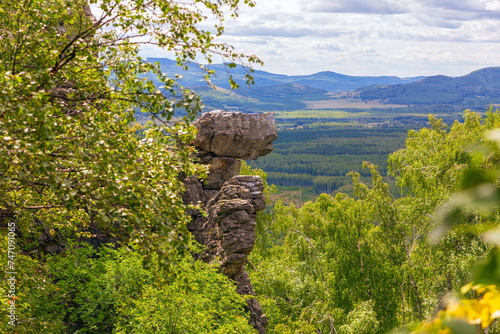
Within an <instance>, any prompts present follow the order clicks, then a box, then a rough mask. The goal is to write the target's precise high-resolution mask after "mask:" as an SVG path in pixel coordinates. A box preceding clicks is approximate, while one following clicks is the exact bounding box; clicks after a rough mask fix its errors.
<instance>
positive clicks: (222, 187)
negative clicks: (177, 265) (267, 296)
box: [185, 110, 278, 334]
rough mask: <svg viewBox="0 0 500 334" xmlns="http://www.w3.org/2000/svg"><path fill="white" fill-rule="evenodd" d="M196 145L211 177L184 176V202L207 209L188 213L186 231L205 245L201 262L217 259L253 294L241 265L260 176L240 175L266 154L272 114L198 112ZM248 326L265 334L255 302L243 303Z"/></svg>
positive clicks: (259, 203) (259, 206)
mask: <svg viewBox="0 0 500 334" xmlns="http://www.w3.org/2000/svg"><path fill="white" fill-rule="evenodd" d="M194 124H195V126H196V128H197V137H196V141H195V143H194V145H195V146H196V147H197V148H198V153H197V154H196V156H197V158H198V159H199V161H200V163H202V164H206V165H208V170H209V176H208V178H207V179H206V180H204V181H201V180H199V179H197V178H194V177H192V178H190V179H187V180H186V182H185V183H186V193H185V201H186V202H188V203H192V204H195V203H201V204H202V205H203V207H204V211H205V212H206V214H205V215H203V214H202V213H201V212H198V211H193V212H191V213H190V214H191V217H192V221H191V223H190V224H189V225H188V229H189V230H190V231H191V232H192V233H193V235H194V236H195V238H196V240H197V241H198V242H199V243H201V244H202V245H204V246H205V250H204V251H203V252H202V253H201V254H199V255H198V256H199V258H200V259H201V260H203V261H206V262H210V263H214V262H215V261H217V262H218V264H219V266H220V269H221V272H223V273H224V274H226V275H227V276H228V277H230V278H231V279H233V280H234V281H235V282H236V283H237V291H238V292H239V293H240V294H243V295H254V294H255V293H254V290H253V287H252V284H251V283H250V279H249V277H248V274H247V273H246V271H245V263H246V259H247V257H248V255H249V254H250V252H251V251H252V249H253V247H254V243H255V226H256V213H257V212H258V211H261V210H263V209H264V208H265V205H266V203H265V199H264V195H263V193H262V191H263V189H264V186H263V183H262V180H261V179H260V177H259V176H248V175H238V174H239V171H240V165H241V163H240V160H239V159H244V160H255V159H257V158H258V157H259V156H263V155H266V154H268V153H270V152H271V151H272V150H273V148H272V142H273V141H274V140H275V139H276V138H277V137H278V136H277V134H276V126H275V124H274V117H273V115H272V114H271V113H264V114H244V113H239V112H226V111H221V110H216V111H211V112H208V113H205V114H202V115H201V116H200V118H199V119H198V120H197V121H196V122H195V123H194ZM247 307H248V310H249V312H250V321H251V324H252V325H253V326H254V327H255V328H256V329H257V330H258V332H259V333H260V334H262V333H265V328H266V325H267V318H266V316H265V315H264V314H263V312H262V308H261V307H260V305H259V304H258V302H257V301H256V300H255V299H254V298H251V299H249V300H248V301H247Z"/></svg>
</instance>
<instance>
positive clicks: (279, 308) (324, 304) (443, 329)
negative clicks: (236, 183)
mask: <svg viewBox="0 0 500 334" xmlns="http://www.w3.org/2000/svg"><path fill="white" fill-rule="evenodd" d="M241 5H249V6H253V5H254V3H253V2H252V1H250V0H245V1H238V0H220V1H217V2H213V1H194V2H189V1H187V2H184V1H182V2H179V1H173V0H166V1H165V0H161V1H160V0H152V1H148V2H144V1H120V0H102V1H100V2H99V4H98V6H99V9H100V11H101V12H102V13H101V16H99V17H94V15H92V13H91V10H90V7H89V5H88V3H87V1H83V0H82V1H80V0H75V1H67V0H48V1H40V0H15V1H14V0H3V1H2V2H0V23H1V26H0V28H1V38H0V242H1V244H2V246H1V247H0V264H1V266H2V268H3V275H2V280H1V282H0V295H1V296H2V297H1V298H2V301H1V306H2V307H1V308H0V319H1V321H0V330H1V331H2V332H4V333H19V334H32V333H40V334H53V333H56V334H59V333H61V334H69V333H137V334H149V333H160V334H167V333H171V334H173V333H176V334H177V333H189V334H197V333H199V334H207V333H216V334H233V333H234V334H240V333H255V332H256V331H255V329H254V327H252V326H251V325H250V324H249V318H250V315H249V314H248V312H247V311H248V307H247V306H248V300H252V301H255V300H254V298H256V299H257V300H258V301H259V302H260V304H261V305H262V307H263V310H264V312H265V314H266V317H267V319H268V320H269V324H268V327H267V332H268V333H271V334H272V333H276V334H278V333H279V334H286V333H304V334H305V333H308V334H309V333H335V334H363V333H367V334H368V333H388V332H391V331H395V332H394V333H408V332H412V333H459V334H475V333H482V334H484V333H489V334H493V333H500V328H499V324H498V322H497V319H498V318H499V317H500V288H499V287H500V274H499V272H500V252H499V251H498V245H499V244H500V240H499V239H500V238H499V237H498V236H499V233H500V232H499V231H498V221H499V218H500V217H499V215H500V211H499V203H500V187H499V183H498V179H499V175H500V168H499V163H500V132H499V130H498V127H500V112H499V111H495V110H493V109H491V110H489V111H488V112H487V113H486V115H481V114H478V113H475V112H472V111H470V110H467V111H465V112H464V117H463V119H462V120H461V121H455V122H453V123H449V124H446V122H445V121H443V120H442V119H439V118H436V117H432V116H431V117H430V118H429V123H430V126H429V127H426V128H421V129H414V130H410V131H407V128H404V127H403V128H398V127H393V128H389V127H388V128H373V129H372V128H359V129H357V130H356V131H352V128H347V127H346V126H339V125H338V124H337V125H331V126H324V125H321V126H317V127H313V128H307V127H303V128H302V129H297V128H296V129H293V130H286V129H285V130H283V131H282V135H281V138H280V141H279V142H277V144H276V146H277V153H276V154H275V155H274V156H273V155H270V156H269V157H270V158H269V160H266V159H262V160H261V161H258V162H257V163H256V164H255V165H252V167H255V166H260V167H262V168H265V169H266V170H269V169H272V168H273V166H280V168H288V169H286V170H284V171H283V169H280V170H279V171H270V172H269V175H266V173H265V172H264V171H263V170H262V169H258V168H251V167H249V166H248V165H246V164H243V167H242V170H241V173H242V174H256V175H259V176H261V177H262V179H264V180H266V178H267V188H266V189H267V192H268V193H269V196H270V195H271V193H272V192H273V189H275V187H273V186H272V185H271V183H273V182H276V183H278V182H283V183H286V182H293V184H300V183H301V182H304V184H305V183H307V184H309V185H311V184H312V187H315V189H316V190H317V192H323V191H325V192H329V193H330V192H336V194H333V195H331V194H326V193H323V194H320V195H319V196H318V198H317V199H315V200H314V201H309V202H306V203H304V205H302V206H300V207H299V206H294V205H290V204H284V203H283V202H281V201H279V200H278V201H276V202H272V201H269V205H268V208H267V209H266V210H265V211H262V212H260V213H259V216H258V223H257V226H256V229H257V239H256V243H255V247H254V249H253V252H252V253H251V257H250V260H249V261H248V263H247V264H246V265H247V268H248V271H249V273H250V278H251V281H252V284H253V286H254V287H255V291H256V292H257V295H256V296H253V295H252V296H248V295H241V294H238V293H236V287H235V283H234V281H232V280H230V279H229V278H228V277H227V276H225V275H223V274H221V273H220V272H219V271H220V270H219V267H218V265H219V264H218V263H217V261H216V260H214V262H213V263H205V262H201V261H198V260H196V259H195V254H199V253H200V251H201V246H200V245H199V244H197V243H196V242H195V240H194V238H193V236H192V235H191V233H190V232H189V231H188V228H187V224H188V223H189V222H190V221H191V218H192V216H191V214H193V212H195V213H194V214H196V213H198V212H201V210H203V208H201V207H200V206H199V205H196V204H193V205H191V204H186V202H185V201H184V200H183V195H185V192H184V190H185V187H186V183H185V182H184V181H185V180H186V179H188V178H190V177H191V178H195V179H196V180H198V178H199V177H200V178H203V176H204V175H206V172H207V170H206V168H203V167H202V166H200V164H198V163H197V161H196V159H194V158H193V154H194V153H195V149H194V147H193V146H192V143H193V141H194V131H195V130H194V127H193V126H192V125H191V122H192V121H193V120H194V119H195V118H196V116H197V114H198V113H199V112H200V110H201V109H202V103H201V101H200V99H199V98H198V97H197V96H196V95H195V94H194V93H193V92H192V91H191V90H189V89H185V88H183V87H182V86H180V85H179V84H178V81H177V80H176V79H175V78H170V77H167V76H165V74H164V73H162V71H161V69H160V66H159V65H158V64H153V63H150V62H147V61H146V60H144V59H142V58H141V57H140V56H139V54H138V52H139V46H140V45H143V44H147V43H151V44H153V45H155V46H160V47H163V48H164V49H166V50H169V51H171V52H173V53H175V55H176V58H177V59H176V62H177V65H178V66H180V67H181V68H186V67H187V66H189V64H191V62H193V61H195V60H197V59H199V57H200V56H201V57H204V59H205V61H206V62H207V63H210V62H212V56H213V55H214V54H215V55H217V56H220V57H222V58H223V59H224V61H227V64H230V65H227V66H228V67H229V68H232V67H233V68H234V67H236V63H241V64H243V65H245V66H242V67H241V68H244V69H246V68H248V67H246V66H247V65H248V66H249V65H252V64H260V63H261V61H260V60H259V59H258V58H257V57H255V56H246V55H243V54H239V53H237V52H236V51H234V48H233V47H232V46H230V45H226V44H224V43H220V42H219V41H218V39H217V38H218V37H220V36H221V35H222V33H223V30H224V29H223V25H222V24H223V22H224V18H225V17H226V16H228V17H236V16H237V14H238V9H239V6H241ZM214 20H215V21H214ZM213 22H216V23H215V24H216V26H215V27H213V28H215V30H213V29H212V30H210V29H209V30H203V29H202V28H200V26H204V25H203V24H204V23H213ZM132 33H133V34H132ZM131 34H132V35H131ZM147 41H149V42H147ZM202 71H203V69H202ZM202 73H204V75H205V79H207V80H209V78H210V76H211V75H213V74H214V73H213V72H212V71H211V70H208V69H205V72H202ZM152 74H154V75H155V76H156V81H153V80H151V79H150V78H149V76H150V75H152ZM247 75H250V73H246V72H245V73H244V76H243V78H244V80H247V81H248V82H251V81H252V77H251V76H247ZM157 82H161V83H162V86H163V87H162V88H160V87H157ZM228 84H229V86H230V87H237V86H238V84H237V83H236V82H235V81H234V79H233V78H232V77H231V76H230V74H229V78H228ZM280 88H282V89H283V90H284V91H286V92H288V93H289V94H293V89H295V88H297V87H296V86H284V87H280ZM290 89H291V90H290ZM311 94H313V95H315V94H320V92H319V91H316V90H312V91H311ZM179 111H181V112H179ZM138 113H142V114H143V115H144V118H147V119H149V120H150V122H143V123H144V124H139V122H138V120H137V117H136V115H137V114H138ZM180 114H182V115H184V116H183V117H178V116H179V115H180ZM495 129H496V130H495ZM365 161H366V162H365ZM259 164H260V165H259ZM354 165H358V167H359V166H361V167H362V168H363V170H361V171H360V172H350V171H351V170H353V167H354V169H356V167H355V166H354ZM346 172H348V173H349V175H348V176H347V177H348V178H349V180H348V181H347V180H346V176H345V175H344V173H346ZM280 173H281V174H280ZM384 176H389V177H391V178H392V179H393V181H394V184H393V185H392V186H391V185H390V184H389V183H388V182H387V179H386V178H384ZM271 181H272V182H271ZM346 182H347V183H346ZM346 184H349V185H350V187H351V188H352V191H350V192H349V193H346V192H343V191H341V190H342V189H339V186H340V185H346ZM200 186H201V185H200ZM254 186H255V185H254ZM246 190H247V193H246V194H247V195H248V196H249V197H251V194H250V190H248V189H246ZM223 204H224V203H223ZM203 214H205V213H200V216H203ZM236 223H238V222H235V224H236ZM253 226H255V225H253ZM249 284H250V283H249Z"/></svg>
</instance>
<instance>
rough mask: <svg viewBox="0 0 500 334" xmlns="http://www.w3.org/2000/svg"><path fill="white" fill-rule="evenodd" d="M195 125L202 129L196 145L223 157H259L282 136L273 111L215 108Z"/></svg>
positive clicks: (247, 158) (268, 151)
mask: <svg viewBox="0 0 500 334" xmlns="http://www.w3.org/2000/svg"><path fill="white" fill-rule="evenodd" d="M193 124H194V125H195V126H196V128H197V130H198V133H197V135H196V140H195V143H194V145H195V146H196V147H198V148H200V149H202V150H204V151H207V152H210V153H212V154H214V155H217V156H221V157H234V158H240V159H243V160H255V159H257V158H258V157H260V156H263V155H266V154H268V153H270V152H271V151H272V150H273V146H272V142H273V141H274V140H275V139H276V138H278V135H277V134H276V125H275V123H274V115H273V114H272V113H262V114H258V113H252V114H244V113H241V112H229V111H223V110H214V111H210V112H207V113H204V114H202V115H201V116H200V117H199V118H198V119H197V120H196V121H195V122H194V123H193Z"/></svg>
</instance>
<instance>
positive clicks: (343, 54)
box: [144, 0, 500, 77]
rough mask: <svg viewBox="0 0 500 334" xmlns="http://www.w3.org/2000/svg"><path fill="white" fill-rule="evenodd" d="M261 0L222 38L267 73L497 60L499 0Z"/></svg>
mask: <svg viewBox="0 0 500 334" xmlns="http://www.w3.org/2000/svg"><path fill="white" fill-rule="evenodd" d="M256 3H257V5H256V7H254V8H243V9H242V11H241V13H240V16H239V18H238V19H236V20H234V21H233V20H231V19H228V20H227V21H226V26H227V27H226V34H225V36H224V37H223V41H225V42H228V43H230V44H232V45H234V46H236V48H237V50H239V51H242V52H246V53H251V54H256V55H257V56H259V57H260V58H261V59H262V60H263V61H264V62H265V64H266V65H265V66H264V67H263V68H259V69H263V70H265V71H269V72H273V73H281V74H289V75H292V74H311V73H315V72H319V71H334V72H338V73H342V74H348V75H396V76H400V77H409V76H419V75H437V74H444V75H449V76H460V75H465V74H467V73H469V72H471V71H473V70H477V69H479V68H483V67H489V66H500V0H256ZM144 52H145V55H148V56H158V55H159V54H157V53H156V52H154V51H152V50H145V51H144Z"/></svg>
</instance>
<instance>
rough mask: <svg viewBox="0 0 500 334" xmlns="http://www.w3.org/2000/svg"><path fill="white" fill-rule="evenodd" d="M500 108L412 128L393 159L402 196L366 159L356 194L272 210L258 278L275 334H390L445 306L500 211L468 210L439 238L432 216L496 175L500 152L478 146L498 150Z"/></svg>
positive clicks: (254, 259)
mask: <svg viewBox="0 0 500 334" xmlns="http://www.w3.org/2000/svg"><path fill="white" fill-rule="evenodd" d="M499 115H500V112H498V111H493V110H490V111H489V112H488V113H487V115H486V116H485V117H482V116H480V115H479V114H477V113H473V112H470V111H466V112H465V113H464V121H463V122H455V123H454V124H453V125H452V126H451V127H447V126H446V125H445V124H444V123H443V122H442V121H441V120H437V119H434V118H432V117H431V118H430V121H431V124H432V127H431V128H429V129H421V130H420V131H410V132H409V136H408V139H407V140H406V147H405V148H404V149H401V150H399V151H397V152H395V153H393V154H391V155H390V157H389V164H388V166H389V169H390V173H391V174H392V175H393V176H394V177H395V178H396V181H397V184H398V185H399V186H400V189H401V191H402V194H401V195H400V196H395V195H393V193H392V191H391V187H390V186H389V184H387V183H386V182H385V181H384V178H383V177H382V175H381V173H380V172H379V171H378V169H377V167H376V166H375V165H373V164H369V163H364V167H365V168H366V170H367V171H368V172H369V174H370V175H371V182H370V184H368V183H365V182H364V181H363V180H362V179H361V175H360V174H359V173H351V174H350V175H351V177H352V179H353V186H354V197H351V196H348V195H346V194H342V193H339V194H337V195H335V196H334V197H331V196H329V195H326V194H322V195H320V196H319V197H318V198H317V199H316V201H314V202H309V203H306V204H305V205H303V206H302V207H301V208H296V207H294V206H285V205H283V204H281V203H277V204H276V205H275V207H274V211H273V212H271V213H270V214H269V215H263V216H261V217H260V220H259V221H258V227H257V228H258V231H259V238H258V239H257V242H256V249H255V250H254V253H252V256H251V263H252V267H251V268H253V270H252V271H251V278H252V282H253V283H254V286H255V288H256V291H257V293H258V296H259V297H258V298H259V300H261V302H262V304H263V305H264V308H265V312H268V313H270V314H272V316H271V317H270V321H271V323H270V328H269V331H270V333H279V332H280V331H281V332H283V329H286V330H287V331H288V332H297V333H298V332H304V333H311V332H314V331H316V332H324V333H328V332H335V331H336V332H338V333H341V332H342V331H344V332H346V333H350V332H360V333H361V332H363V331H366V332H370V333H387V332H388V331H390V330H391V329H394V328H396V327H399V326H402V325H405V326H408V327H412V326H414V325H416V324H418V323H420V321H422V320H424V319H429V318H431V317H432V315H433V314H435V313H437V312H438V310H439V309H441V308H442V305H443V304H444V300H445V296H447V295H450V294H453V293H458V292H459V291H460V289H461V287H462V286H464V285H465V284H466V283H467V282H469V281H470V279H471V276H470V268H471V266H472V265H473V264H475V263H477V262H478V259H482V258H485V257H486V255H487V253H488V251H489V250H490V249H491V245H489V244H488V243H485V241H484V240H482V238H481V237H479V236H478V235H477V233H476V232H478V231H485V230H486V229H487V228H489V227H491V226H495V225H496V223H497V221H498V211H493V212H490V213H489V214H487V215H484V214H479V212H476V211H471V210H468V211H467V212H466V216H465V217H463V219H462V220H460V222H462V223H463V224H458V225H457V224H455V225H454V228H453V229H451V230H450V232H449V233H448V234H447V235H446V236H445V237H444V238H443V239H442V240H441V242H440V243H439V244H437V245H436V244H434V243H433V240H432V239H431V238H430V237H429V235H430V233H431V232H432V231H435V230H436V227H437V226H439V224H438V223H437V222H436V221H435V220H433V219H432V217H433V216H434V213H435V212H436V209H437V208H438V207H440V206H441V205H443V204H444V203H447V200H448V198H449V197H450V196H451V194H453V193H454V192H456V191H458V190H459V189H460V188H461V186H463V185H468V186H469V187H472V186H475V185H478V182H479V181H481V180H482V181H484V180H488V181H492V180H496V175H497V174H494V173H493V174H492V173H491V169H492V168H493V169H495V168H497V167H496V166H497V165H498V164H497V159H498V156H499V155H498V152H493V151H484V152H485V153H484V156H483V158H481V157H479V156H478V155H477V154H476V153H475V152H476V151H475V150H476V148H477V147H478V145H486V146H487V147H489V146H488V145H490V144H489V143H490V141H488V140H484V139H483V138H484V137H483V136H484V134H485V133H486V132H487V131H489V129H492V128H495V127H497V126H499V125H500V122H499V120H500V118H499V117H500V116H499ZM471 171H476V172H478V171H480V172H481V173H484V174H485V175H489V176H488V177H486V176H483V177H480V178H478V177H476V178H473V177H472V176H473V175H474V173H472V172H471ZM476 175H477V173H476ZM474 180H476V183H474V182H473V181H474ZM479 183H480V182H479ZM469 189H470V188H469ZM452 200H453V199H452ZM452 207H453V206H452ZM470 223H475V224H473V225H471V224H470ZM497 262H499V261H497ZM487 263H490V264H489V265H488V264H487V265H485V266H486V267H487V268H491V261H490V262H487ZM495 263H496V262H495ZM488 266H489V267H488ZM495 268H496V267H495ZM483 272H484V270H483ZM498 277H500V276H498ZM481 284H483V285H488V284H489V285H491V284H492V282H491V281H483V282H481ZM470 293H471V292H470ZM470 293H469V294H470ZM488 296H490V295H488ZM468 297H469V298H471V297H473V296H468ZM492 298H493V296H492ZM492 300H493V299H492ZM266 308H267V309H266ZM273 317H274V318H273ZM366 328H370V329H369V330H368V329H366ZM287 331H284V332H287Z"/></svg>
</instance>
